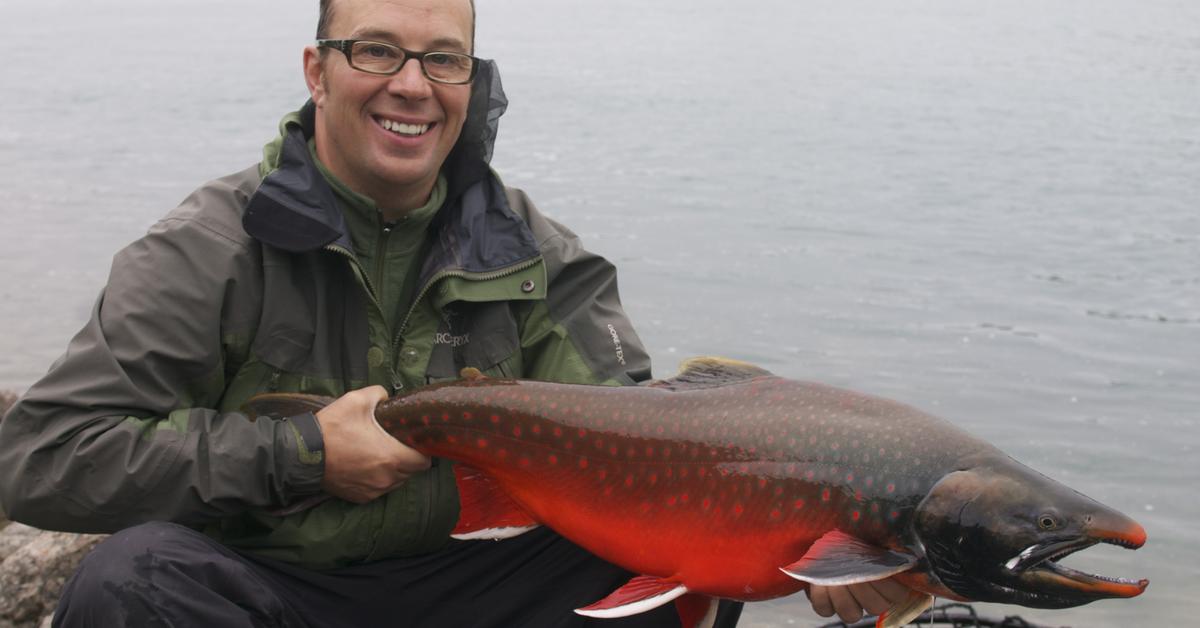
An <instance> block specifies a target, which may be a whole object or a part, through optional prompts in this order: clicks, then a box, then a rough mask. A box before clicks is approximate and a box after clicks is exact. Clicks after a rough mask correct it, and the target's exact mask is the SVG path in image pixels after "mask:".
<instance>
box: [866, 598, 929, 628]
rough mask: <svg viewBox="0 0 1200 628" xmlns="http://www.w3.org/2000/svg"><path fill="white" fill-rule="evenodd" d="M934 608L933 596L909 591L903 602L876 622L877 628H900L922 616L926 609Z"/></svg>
mask: <svg viewBox="0 0 1200 628" xmlns="http://www.w3.org/2000/svg"><path fill="white" fill-rule="evenodd" d="M930 606H933V596H932V595H929V594H928V593H922V592H920V591H909V592H908V597H907V598H905V599H904V601H903V602H899V603H898V604H896V605H895V606H893V607H891V608H889V609H887V610H886V611H884V612H883V614H882V615H880V616H879V619H877V620H876V621H875V628H899V627H900V626H904V625H907V624H908V623H909V622H911V621H912V620H914V619H916V618H917V617H920V616H921V613H924V612H925V609H927V608H929V607H930Z"/></svg>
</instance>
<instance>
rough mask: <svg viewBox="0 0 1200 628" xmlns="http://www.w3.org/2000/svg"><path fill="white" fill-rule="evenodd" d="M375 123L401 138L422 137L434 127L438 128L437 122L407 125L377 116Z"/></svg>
mask: <svg viewBox="0 0 1200 628" xmlns="http://www.w3.org/2000/svg"><path fill="white" fill-rule="evenodd" d="M375 122H376V123H377V124H379V126H381V127H383V128H384V130H386V131H388V132H390V133H392V134H393V135H399V136H401V137H420V136H422V135H425V134H426V133H428V132H429V130H430V129H432V128H433V127H435V126H437V123H436V122H430V123H426V124H407V123H404V122H398V121H396V120H389V119H388V118H381V117H379V116H375Z"/></svg>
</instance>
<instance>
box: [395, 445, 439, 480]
mask: <svg viewBox="0 0 1200 628" xmlns="http://www.w3.org/2000/svg"><path fill="white" fill-rule="evenodd" d="M393 464H394V465H395V468H396V470H397V471H398V472H400V473H417V472H420V471H424V470H426V469H428V468H429V466H430V465H431V464H432V460H431V459H430V458H429V456H426V455H425V454H423V453H421V452H419V451H417V450H415V449H413V448H411V447H406V446H405V445H404V444H402V443H400V442H399V441H397V442H396V448H395V453H394V454H393Z"/></svg>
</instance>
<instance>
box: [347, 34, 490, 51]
mask: <svg viewBox="0 0 1200 628" xmlns="http://www.w3.org/2000/svg"><path fill="white" fill-rule="evenodd" d="M350 39H371V40H381V41H384V42H388V43H396V44H397V45H399V44H398V43H397V42H398V40H397V38H396V36H395V35H394V34H393V33H392V32H390V31H386V30H383V29H380V28H367V29H364V30H361V31H355V32H354V33H353V35H352V36H351V37H350ZM426 50H446V51H451V52H455V51H461V52H466V51H467V47H466V46H465V45H464V44H463V43H462V41H460V40H458V39H455V38H453V37H438V38H437V39H434V40H433V41H431V42H429V47H428V48H426Z"/></svg>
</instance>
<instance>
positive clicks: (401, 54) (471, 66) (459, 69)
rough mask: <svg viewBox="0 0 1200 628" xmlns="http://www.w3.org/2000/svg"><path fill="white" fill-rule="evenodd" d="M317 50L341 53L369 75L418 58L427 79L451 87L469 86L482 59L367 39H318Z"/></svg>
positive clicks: (393, 69)
mask: <svg viewBox="0 0 1200 628" xmlns="http://www.w3.org/2000/svg"><path fill="white" fill-rule="evenodd" d="M317 47H318V48H333V49H335V50H341V51H342V54H344V55H346V61H348V62H349V63H350V67H352V68H354V69H355V70H359V71H362V72H368V73H370V74H384V75H392V74H395V73H397V72H399V71H400V70H401V69H402V68H403V67H404V64H405V63H406V62H408V60H409V59H416V60H417V62H418V63H420V65H421V72H422V73H423V74H424V75H425V78H427V79H429V80H431V81H434V82H436V83H447V84H450V85H462V84H463V83H470V82H471V79H473V78H475V70H477V69H478V68H479V59H476V58H475V57H472V56H471V55H465V54H462V53H460V52H442V51H437V50H435V51H432V52H413V51H412V50H405V49H403V48H401V47H399V46H393V45H391V44H385V43H381V42H378V41H367V40H365V39H318V40H317Z"/></svg>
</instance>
